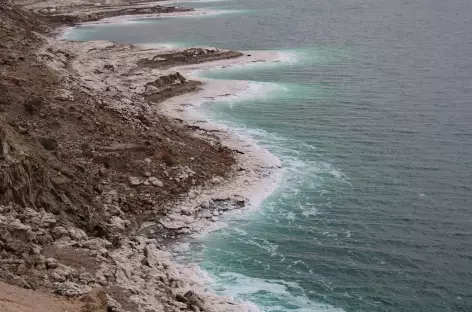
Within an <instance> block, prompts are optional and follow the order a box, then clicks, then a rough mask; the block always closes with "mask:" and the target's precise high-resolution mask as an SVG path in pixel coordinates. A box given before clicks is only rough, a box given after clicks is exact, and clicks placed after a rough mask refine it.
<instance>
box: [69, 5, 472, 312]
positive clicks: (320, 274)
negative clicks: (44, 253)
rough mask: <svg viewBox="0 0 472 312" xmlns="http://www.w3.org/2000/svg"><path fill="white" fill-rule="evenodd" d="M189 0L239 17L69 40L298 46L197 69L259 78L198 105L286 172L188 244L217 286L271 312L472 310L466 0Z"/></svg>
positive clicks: (83, 31)
mask: <svg viewBox="0 0 472 312" xmlns="http://www.w3.org/2000/svg"><path fill="white" fill-rule="evenodd" d="M187 5H188V6H194V7H197V8H206V9H209V10H219V11H220V12H221V11H224V12H232V13H228V14H219V15H218V14H215V15H207V16H201V17H198V18H166V19H159V18H157V19H151V20H146V21H145V22H138V23H132V24H128V25H106V26H96V27H87V28H85V27H84V28H77V29H75V31H74V32H73V34H72V35H73V36H74V38H76V39H82V40H90V39H107V40H115V41H119V42H126V43H170V44H175V45H179V46H192V45H211V46H217V47H221V48H231V49H236V50H278V51H281V52H282V53H284V54H285V55H287V56H289V59H290V60H291V61H290V62H285V63H281V64H279V65H278V66H273V65H270V66H263V65H261V66H250V67H242V68H234V69H222V70H213V71H209V72H204V73H202V75H203V76H205V77H207V78H214V79H238V80H249V81H252V82H253V83H252V85H253V86H254V88H253V89H252V90H253V93H252V94H250V95H249V96H248V95H241V96H240V98H237V99H235V98H232V100H231V101H220V102H218V103H213V104H212V105H207V106H203V107H202V108H200V109H201V110H202V112H204V113H205V114H206V115H207V116H208V117H209V118H211V119H213V120H216V121H218V122H220V123H224V124H227V125H229V126H231V127H233V128H234V129H236V130H237V131H239V132H241V133H245V134H247V135H250V136H252V137H253V138H254V139H255V140H256V141H257V142H258V144H260V145H262V146H264V147H266V148H267V149H269V150H270V151H271V152H272V153H273V154H274V155H276V156H277V157H279V158H280V160H281V162H282V170H283V172H282V174H283V176H282V181H281V183H280V185H279V187H278V188H277V190H276V191H275V192H274V193H273V194H272V195H271V196H270V197H269V198H267V199H266V200H265V201H264V202H263V203H262V205H261V207H259V209H257V210H251V211H250V212H247V213H245V214H243V215H242V216H239V217H230V218H229V220H228V227H227V228H225V229H223V230H220V231H218V232H214V233H211V234H210V235H207V236H205V237H203V238H202V239H200V240H199V241H198V242H196V243H195V244H193V245H192V246H193V247H192V249H190V250H189V251H188V252H187V253H186V254H184V256H185V257H186V259H187V260H189V261H195V262H197V263H198V264H199V265H200V266H201V267H202V268H203V269H204V270H206V271H207V272H209V274H210V275H211V276H212V277H213V278H214V284H213V285H212V287H213V288H214V289H215V291H217V292H219V293H222V294H227V295H231V296H234V297H237V298H240V299H243V300H248V301H250V302H253V303H254V304H256V305H257V306H258V307H259V309H260V310H261V311H273V312H275V311H277V312H286V311H299V312H302V311H362V312H370V311H372V312H386V311H395V312H400V311H405V312H417V311H425V312H426V311H427V312H446V311H465V312H466V311H467V312H468V311H472V99H471V95H472V31H471V30H472V19H471V18H470V16H471V15H472V2H471V1H468V0H452V1H441V0H409V1H407V0H376V1H371V0H331V1H326V0H296V1H282V0H232V1H221V2H217V1H211V2H209V1H205V2H201V3H198V2H193V1H192V2H189V3H187ZM254 90H255V91H254Z"/></svg>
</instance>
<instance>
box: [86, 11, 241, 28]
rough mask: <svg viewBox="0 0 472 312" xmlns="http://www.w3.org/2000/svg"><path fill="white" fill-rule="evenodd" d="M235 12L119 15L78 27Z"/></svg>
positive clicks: (126, 23)
mask: <svg viewBox="0 0 472 312" xmlns="http://www.w3.org/2000/svg"><path fill="white" fill-rule="evenodd" d="M232 12H235V11H230V10H207V9H195V11H186V12H172V13H155V14H136V15H120V16H113V17H106V18H104V19H101V20H98V21H92V22H84V23H80V24H79V26H100V25H103V26H104V25H112V24H121V25H129V24H136V23H140V22H142V21H145V20H147V19H155V18H177V17H179V18H181V17H202V16H214V15H221V14H228V13H232Z"/></svg>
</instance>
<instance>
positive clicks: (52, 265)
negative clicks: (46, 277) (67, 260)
mask: <svg viewBox="0 0 472 312" xmlns="http://www.w3.org/2000/svg"><path fill="white" fill-rule="evenodd" d="M58 266H59V263H58V262H57V260H56V259H54V258H47V259H46V268H48V270H54V269H56V268H57V267H58Z"/></svg>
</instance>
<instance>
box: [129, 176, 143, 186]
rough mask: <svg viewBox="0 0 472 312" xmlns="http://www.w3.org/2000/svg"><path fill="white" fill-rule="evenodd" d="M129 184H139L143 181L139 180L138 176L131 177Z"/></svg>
mask: <svg viewBox="0 0 472 312" xmlns="http://www.w3.org/2000/svg"><path fill="white" fill-rule="evenodd" d="M129 184H130V185H131V186H138V185H140V184H141V181H139V178H138V177H129Z"/></svg>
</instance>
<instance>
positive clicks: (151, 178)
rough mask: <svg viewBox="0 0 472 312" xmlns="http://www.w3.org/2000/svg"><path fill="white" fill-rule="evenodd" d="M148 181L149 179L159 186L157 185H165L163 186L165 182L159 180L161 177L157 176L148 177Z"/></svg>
mask: <svg viewBox="0 0 472 312" xmlns="http://www.w3.org/2000/svg"><path fill="white" fill-rule="evenodd" d="M148 181H149V182H150V183H151V184H152V185H154V186H157V187H163V186H164V183H162V181H161V180H159V179H158V178H156V177H150V178H149V179H148Z"/></svg>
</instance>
